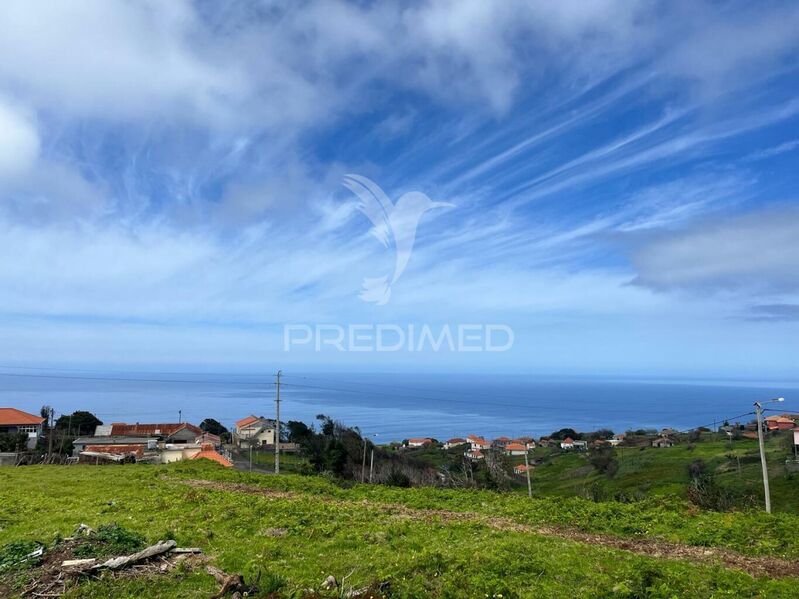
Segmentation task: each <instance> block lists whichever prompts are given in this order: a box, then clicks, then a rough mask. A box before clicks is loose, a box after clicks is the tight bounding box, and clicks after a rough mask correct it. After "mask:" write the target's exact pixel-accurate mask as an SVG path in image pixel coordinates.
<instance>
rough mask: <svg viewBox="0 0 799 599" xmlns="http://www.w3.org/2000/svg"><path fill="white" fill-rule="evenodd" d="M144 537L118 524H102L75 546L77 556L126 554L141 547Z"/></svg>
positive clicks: (143, 543)
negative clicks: (95, 531)
mask: <svg viewBox="0 0 799 599" xmlns="http://www.w3.org/2000/svg"><path fill="white" fill-rule="evenodd" d="M144 545H145V539H144V537H143V536H142V535H140V534H139V533H137V532H133V531H131V530H128V529H126V528H123V527H121V526H119V524H104V525H103V526H101V527H100V528H98V529H97V533H96V534H94V535H92V536H91V537H88V538H87V539H86V541H85V542H84V543H82V544H81V545H79V546H78V547H76V548H75V555H76V556H78V557H104V556H111V555H126V554H128V553H134V552H136V551H139V550H140V549H142V548H143V547H144Z"/></svg>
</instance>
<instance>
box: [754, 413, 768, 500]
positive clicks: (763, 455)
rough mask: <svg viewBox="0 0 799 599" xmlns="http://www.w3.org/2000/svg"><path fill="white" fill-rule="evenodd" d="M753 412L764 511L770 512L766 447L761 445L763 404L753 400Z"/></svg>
mask: <svg viewBox="0 0 799 599" xmlns="http://www.w3.org/2000/svg"><path fill="white" fill-rule="evenodd" d="M755 413H756V414H757V441H758V444H759V445H760V465H761V466H762V468H763V492H764V494H765V496H766V513H767V514H770V513H771V494H770V493H769V488H768V466H767V465H766V449H765V447H763V406H761V405H760V402H759V401H756V402H755Z"/></svg>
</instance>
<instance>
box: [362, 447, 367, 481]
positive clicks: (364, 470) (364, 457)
mask: <svg viewBox="0 0 799 599" xmlns="http://www.w3.org/2000/svg"><path fill="white" fill-rule="evenodd" d="M367 441H368V439H366V438H364V440H363V461H362V462H361V482H364V479H365V478H366V442H367Z"/></svg>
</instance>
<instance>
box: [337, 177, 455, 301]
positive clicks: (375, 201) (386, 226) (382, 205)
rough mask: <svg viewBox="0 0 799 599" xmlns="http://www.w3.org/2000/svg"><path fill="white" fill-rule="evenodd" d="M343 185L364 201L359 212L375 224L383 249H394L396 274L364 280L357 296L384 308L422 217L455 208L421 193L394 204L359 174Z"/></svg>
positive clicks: (406, 258) (409, 193)
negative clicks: (436, 211)
mask: <svg viewBox="0 0 799 599" xmlns="http://www.w3.org/2000/svg"><path fill="white" fill-rule="evenodd" d="M343 184H344V187H346V188H347V189H349V190H350V191H351V192H352V193H354V194H355V195H356V196H358V199H359V200H360V201H361V202H360V204H359V205H358V209H359V210H360V211H361V212H363V213H364V214H365V215H366V218H368V219H369V221H370V222H371V223H372V228H371V230H370V232H371V233H372V235H374V236H375V237H377V240H378V241H379V242H380V243H382V244H383V246H384V247H386V248H388V247H390V246H392V245H393V246H394V253H395V261H394V274H393V275H391V276H390V277H389V276H388V275H386V276H383V277H378V278H374V279H370V278H365V279H364V280H363V289H362V290H361V293H360V294H359V295H358V297H360V298H361V299H362V300H363V301H365V302H372V303H375V304H377V305H378V306H382V305H384V304H386V303H387V302H388V300H389V298H390V297H391V286H392V285H393V284H394V283H395V282H396V281H397V279H399V278H400V275H402V273H403V272H404V271H405V267H406V266H407V265H408V261H409V260H410V259H411V252H412V251H413V244H414V242H415V241H416V227H417V226H418V225H419V220H420V219H421V218H422V215H423V214H424V213H425V212H427V211H428V210H432V209H433V208H452V207H454V204H450V203H449V202H434V201H432V200H431V199H430V198H429V197H427V195H426V194H423V193H421V192H418V191H411V192H408V193H406V194H404V195H403V196H402V197H401V198H400V199H399V200H397V203H396V204H392V203H391V200H390V199H388V196H387V195H386V194H385V192H384V191H383V190H382V189H380V186H379V185H377V184H376V183H375V182H374V181H372V180H370V179H367V178H366V177H362V176H360V175H345V176H344V182H343Z"/></svg>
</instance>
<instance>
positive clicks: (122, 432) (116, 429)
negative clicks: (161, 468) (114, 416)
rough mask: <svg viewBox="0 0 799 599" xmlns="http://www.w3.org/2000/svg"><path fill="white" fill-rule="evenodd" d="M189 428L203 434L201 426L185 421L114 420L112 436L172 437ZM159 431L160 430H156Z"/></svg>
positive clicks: (197, 433)
mask: <svg viewBox="0 0 799 599" xmlns="http://www.w3.org/2000/svg"><path fill="white" fill-rule="evenodd" d="M183 429H188V430H190V431H191V432H193V433H195V434H196V435H202V434H203V430H202V429H201V428H200V427H197V426H194V425H193V424H189V423H188V422H183V423H174V422H173V423H166V424H138V423H137V424H125V423H124V422H114V423H113V424H112V425H111V436H113V437H116V436H124V437H143V436H147V437H151V436H153V435H156V436H162V437H171V436H172V435H174V434H175V433H176V432H178V431H180V430H183ZM156 431H158V432H156Z"/></svg>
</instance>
